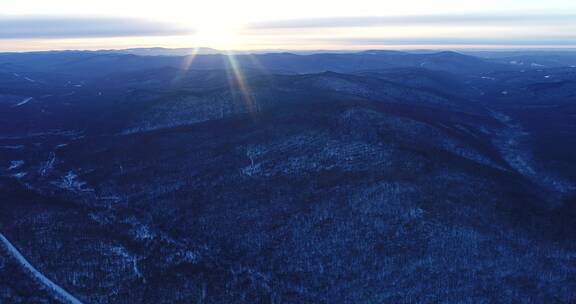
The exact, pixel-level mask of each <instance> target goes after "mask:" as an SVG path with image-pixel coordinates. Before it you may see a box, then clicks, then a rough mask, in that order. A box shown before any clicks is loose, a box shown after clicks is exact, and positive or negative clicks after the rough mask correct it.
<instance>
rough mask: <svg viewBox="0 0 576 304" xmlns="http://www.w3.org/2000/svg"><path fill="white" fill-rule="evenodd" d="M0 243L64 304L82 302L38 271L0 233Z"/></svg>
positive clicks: (27, 271) (78, 303) (79, 303)
mask: <svg viewBox="0 0 576 304" xmlns="http://www.w3.org/2000/svg"><path fill="white" fill-rule="evenodd" d="M0 245H1V246H2V247H4V248H5V249H6V252H7V253H8V254H9V255H10V256H12V257H13V258H15V259H16V261H17V262H18V264H20V266H21V267H22V268H23V269H24V270H25V271H26V273H28V274H29V275H30V276H31V277H32V279H34V280H35V281H37V282H38V283H39V284H41V285H42V286H43V287H44V288H45V289H46V290H47V291H48V292H49V293H50V294H51V295H52V296H53V297H54V298H55V299H56V300H58V301H60V302H62V303H66V304H82V302H81V301H80V300H78V299H77V298H76V297H74V296H73V295H71V294H70V293H68V292H67V291H66V290H64V288H62V287H60V286H58V285H57V284H56V283H54V282H52V281H51V280H50V279H48V278H47V277H46V276H45V275H43V274H42V273H41V272H40V271H38V270H37V269H36V268H35V267H34V266H32V264H30V262H28V260H26V258H25V257H24V256H23V255H22V254H21V253H20V251H18V249H17V248H16V247H14V245H12V243H11V242H10V241H9V240H8V239H7V238H6V237H5V236H4V235H3V234H2V233H0Z"/></svg>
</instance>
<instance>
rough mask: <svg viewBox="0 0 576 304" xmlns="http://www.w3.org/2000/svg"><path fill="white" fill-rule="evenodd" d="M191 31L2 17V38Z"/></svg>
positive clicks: (130, 21)
mask: <svg viewBox="0 0 576 304" xmlns="http://www.w3.org/2000/svg"><path fill="white" fill-rule="evenodd" d="M192 33H193V31H192V30H191V29H189V28H184V27H181V26H177V25H175V24H170V23H167V22H157V21H150V20H145V19H135V18H98V17H89V18H79V17H78V18H77V17H32V16H28V17H12V16H11V17H2V16H0V39H29V38H94V37H137V36H175V35H187V34H192Z"/></svg>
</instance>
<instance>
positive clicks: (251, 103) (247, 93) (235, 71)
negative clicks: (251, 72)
mask: <svg viewBox="0 0 576 304" xmlns="http://www.w3.org/2000/svg"><path fill="white" fill-rule="evenodd" d="M225 56H226V59H228V65H229V68H230V69H231V72H232V80H233V81H234V86H236V87H238V89H239V90H240V95H241V96H242V100H243V102H244V104H245V106H246V108H247V110H248V112H249V113H256V112H257V111H258V107H257V104H256V103H255V100H254V96H253V94H252V91H251V90H250V86H249V85H248V81H247V80H246V76H245V75H244V72H243V71H242V68H241V67H240V65H239V64H238V61H237V60H236V57H235V55H234V54H233V53H231V52H227V53H226V55H225Z"/></svg>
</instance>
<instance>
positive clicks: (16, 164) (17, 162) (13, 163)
mask: <svg viewBox="0 0 576 304" xmlns="http://www.w3.org/2000/svg"><path fill="white" fill-rule="evenodd" d="M23 164H24V161H23V160H13V161H10V166H9V167H8V170H14V169H17V168H20V167H21V166H22V165H23Z"/></svg>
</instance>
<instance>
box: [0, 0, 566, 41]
mask: <svg viewBox="0 0 576 304" xmlns="http://www.w3.org/2000/svg"><path fill="white" fill-rule="evenodd" d="M0 2H2V3H0V5H1V7H2V9H1V10H0V51H33V50H60V49H115V48H133V47H172V48H177V47H187V48H188V47H212V48H216V49H221V50H319V49H323V50H352V49H375V48H386V49H395V48H396V49H406V48H409V49H416V48H426V49H432V48H574V47H576V1H575V0H402V1H399V0H395V1H389V0H347V1H344V0H332V1H325V0H284V1H276V0H267V1H266V0H241V1H240V0H237V1H231V0H203V1H194V0H192V1H177V0H162V1H141V0H139V1H133V0H114V1H112V0H83V1H81V0H74V1H72V0H50V1H47V0H19V1H15V0H0Z"/></svg>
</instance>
